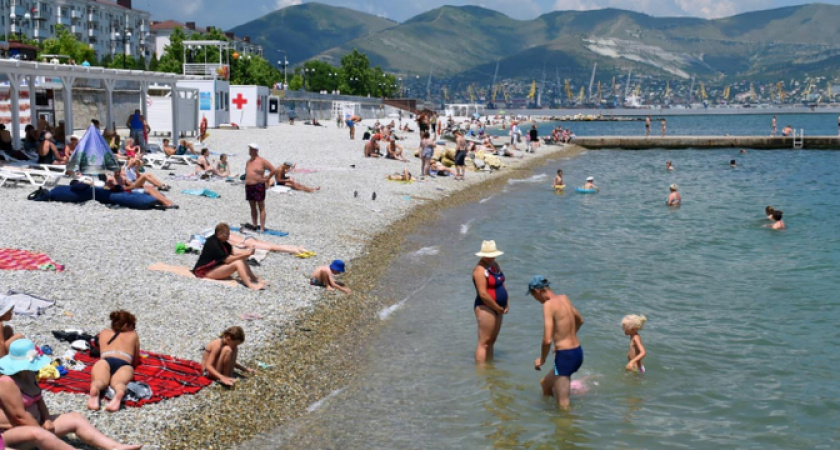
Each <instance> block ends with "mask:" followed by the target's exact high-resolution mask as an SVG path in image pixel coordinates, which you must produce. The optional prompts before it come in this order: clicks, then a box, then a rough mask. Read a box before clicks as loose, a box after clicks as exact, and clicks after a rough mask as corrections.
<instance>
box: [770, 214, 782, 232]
mask: <svg viewBox="0 0 840 450" xmlns="http://www.w3.org/2000/svg"><path fill="white" fill-rule="evenodd" d="M773 220H774V222H773V225H771V226H770V228H772V229H774V230H784V229H785V222H784V221H783V220H782V211H780V210H778V209H777V210H775V211H773Z"/></svg>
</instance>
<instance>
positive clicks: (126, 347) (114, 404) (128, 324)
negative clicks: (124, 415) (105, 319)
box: [87, 310, 140, 412]
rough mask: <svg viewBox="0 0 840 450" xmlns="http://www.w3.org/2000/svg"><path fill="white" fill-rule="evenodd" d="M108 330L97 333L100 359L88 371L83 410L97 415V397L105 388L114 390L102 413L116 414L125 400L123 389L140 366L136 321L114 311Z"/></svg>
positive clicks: (124, 313) (130, 315) (130, 316)
mask: <svg viewBox="0 0 840 450" xmlns="http://www.w3.org/2000/svg"><path fill="white" fill-rule="evenodd" d="M110 318H111V328H110V329H106V330H102V331H101V332H99V346H100V350H101V351H102V353H101V359H100V360H99V361H97V362H96V364H94V365H93V369H91V381H90V398H89V399H88V404H87V407H88V409H89V410H91V411H99V394H100V393H101V392H102V391H103V390H104V389H105V388H107V387H108V386H111V388H113V389H114V392H115V395H114V398H112V399H111V401H110V403H108V406H106V407H105V410H106V411H110V412H116V411H119V409H120V404H121V403H122V399H123V397H124V396H125V385H126V384H128V382H129V381H131V380H132V378H134V368H135V367H137V366H139V365H140V338H139V337H137V333H136V332H135V331H134V328H135V325H136V323H137V319H136V318H135V317H134V315H133V314H131V313H130V312H128V311H124V310H119V311H114V312H112V313H111V315H110Z"/></svg>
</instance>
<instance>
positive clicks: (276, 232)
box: [230, 227, 289, 236]
mask: <svg viewBox="0 0 840 450" xmlns="http://www.w3.org/2000/svg"><path fill="white" fill-rule="evenodd" d="M230 230H231V231H235V232H237V233H242V234H245V233H251V234H253V233H260V232H258V231H255V230H245V231H242V229H241V228H235V227H230ZM262 233H263V234H269V235H271V236H288V235H289V233H287V232H285V231H279V230H270V229H268V228H266V229H265V231H263V232H262Z"/></svg>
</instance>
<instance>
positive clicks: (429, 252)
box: [412, 225, 463, 256]
mask: <svg viewBox="0 0 840 450" xmlns="http://www.w3.org/2000/svg"><path fill="white" fill-rule="evenodd" d="M461 227H463V225H461ZM462 229H463V228H462ZM438 253H440V248H439V247H423V248H421V249H420V250H417V251H416V252H414V253H412V255H415V256H434V255H437V254H438Z"/></svg>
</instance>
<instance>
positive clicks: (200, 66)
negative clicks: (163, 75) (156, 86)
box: [182, 41, 230, 80]
mask: <svg viewBox="0 0 840 450" xmlns="http://www.w3.org/2000/svg"><path fill="white" fill-rule="evenodd" d="M182 44H183V46H184V75H194V76H199V77H202V78H204V79H216V78H221V79H224V80H227V79H229V78H230V76H229V75H230V72H229V71H230V42H228V41H183V42H182ZM203 47H216V50H218V52H219V61H207V52H206V51H205V52H204V62H203V63H202V62H195V61H193V62H187V61H189V58H187V53H189V52H192V51H193V50H200V49H202V48H203ZM223 69H224V70H228V76H222V74H220V73H219V72H220V70H223Z"/></svg>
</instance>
